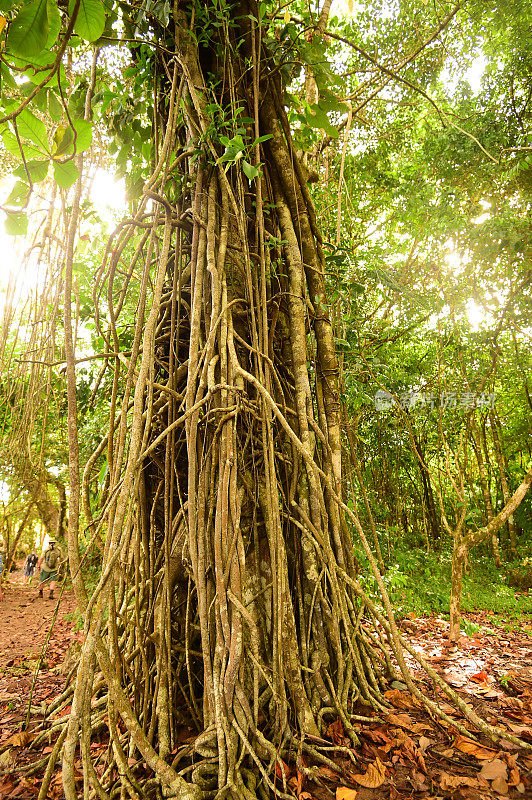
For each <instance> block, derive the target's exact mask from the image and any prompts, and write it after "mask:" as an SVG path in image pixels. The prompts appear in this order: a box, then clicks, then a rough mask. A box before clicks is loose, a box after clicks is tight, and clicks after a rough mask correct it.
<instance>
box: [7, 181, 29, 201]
mask: <svg viewBox="0 0 532 800" xmlns="http://www.w3.org/2000/svg"><path fill="white" fill-rule="evenodd" d="M29 192H30V187H29V186H28V184H27V183H23V182H22V181H17V182H16V184H15V185H14V186H13V188H12V189H11V192H10V193H9V197H8V198H7V200H6V201H5V203H4V205H6V206H24V205H26V200H27V199H28V194H29Z"/></svg>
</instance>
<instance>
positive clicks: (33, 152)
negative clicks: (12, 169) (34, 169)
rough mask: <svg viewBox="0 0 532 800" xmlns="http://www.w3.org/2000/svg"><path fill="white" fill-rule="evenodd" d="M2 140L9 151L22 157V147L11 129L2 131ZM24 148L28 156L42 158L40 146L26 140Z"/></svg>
mask: <svg viewBox="0 0 532 800" xmlns="http://www.w3.org/2000/svg"><path fill="white" fill-rule="evenodd" d="M2 141H3V142H4V147H5V148H6V150H7V152H8V153H11V155H12V156H15V157H16V158H20V147H19V144H18V142H17V137H16V136H15V134H14V133H11V131H10V130H5V131H4V132H3V133H2ZM23 150H24V156H25V157H26V158H40V157H41V156H42V153H41V151H40V150H39V148H38V147H35V146H34V145H32V144H29V143H26V142H25V143H24V145H23Z"/></svg>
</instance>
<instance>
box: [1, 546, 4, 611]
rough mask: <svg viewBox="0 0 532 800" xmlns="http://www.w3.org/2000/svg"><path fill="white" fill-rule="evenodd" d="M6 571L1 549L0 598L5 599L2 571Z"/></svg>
mask: <svg viewBox="0 0 532 800" xmlns="http://www.w3.org/2000/svg"><path fill="white" fill-rule="evenodd" d="M3 571H4V559H3V558H2V551H1V550H0V600H3V599H4V593H3V591H2V572H3Z"/></svg>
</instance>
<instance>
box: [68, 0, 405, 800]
mask: <svg viewBox="0 0 532 800" xmlns="http://www.w3.org/2000/svg"><path fill="white" fill-rule="evenodd" d="M250 15H251V16H250ZM258 16H259V9H258V5H257V4H256V3H255V2H243V3H241V4H239V5H238V6H236V7H233V9H232V11H231V16H230V17H229V16H228V14H227V12H223V14H221V15H220V14H218V16H217V15H216V13H213V15H212V19H211V17H210V16H209V12H208V10H207V9H205V16H204V17H203V18H202V21H201V26H203V27H202V31H201V32H202V36H203V42H204V45H203V46H202V47H201V48H200V49H198V45H197V43H196V39H195V37H194V36H191V35H190V33H189V28H190V25H191V18H190V16H189V15H188V12H187V11H186V10H184V9H182V8H181V7H177V9H176V11H175V23H176V24H175V59H174V61H173V62H172V63H171V64H170V66H168V65H167V67H168V69H170V67H171V68H172V69H173V78H172V85H171V86H169V87H167V88H168V93H169V100H168V104H167V106H166V112H165V113H166V120H165V127H166V133H165V139H164V142H163V144H162V148H161V157H160V161H159V165H158V167H157V168H156V171H155V175H154V177H153V178H152V180H151V181H150V183H149V184H148V185H147V187H146V189H145V197H144V203H145V202H146V200H147V199H148V198H150V199H152V200H153V201H154V202H155V205H156V207H157V208H158V209H159V210H158V211H157V212H156V219H155V222H154V225H153V228H152V233H151V236H150V238H149V240H148V243H147V246H146V252H145V267H144V273H143V279H142V282H141V285H140V288H137V287H136V291H138V292H139V294H140V304H139V308H140V312H139V315H138V322H137V327H136V331H135V336H134V341H133V345H132V354H131V357H130V362H129V371H128V376H127V379H126V386H125V390H124V394H123V399H122V416H121V418H120V423H119V424H118V426H117V428H116V436H113V434H111V436H110V438H109V446H108V451H107V456H108V463H109V464H110V465H111V468H110V473H111V479H110V486H109V492H108V495H107V496H108V497H110V498H111V499H110V501H109V503H108V504H107V507H106V519H107V521H108V523H107V524H108V533H107V539H106V553H105V557H104V564H103V577H102V581H101V582H100V585H99V587H98V588H97V590H96V593H95V595H94V596H93V598H92V600H91V604H90V606H89V607H88V612H87V615H88V622H87V627H88V634H87V639H86V642H85V647H84V653H83V661H82V667H81V668H80V670H79V672H78V676H77V683H76V694H75V698H74V703H73V709H72V716H71V720H70V728H69V735H68V738H67V741H66V745H65V753H66V755H65V757H64V759H63V764H64V783H65V792H66V794H67V798H69V800H70V798H72V800H73V798H74V796H75V783H74V778H73V773H72V766H71V764H72V763H73V754H74V748H75V746H76V741H77V735H78V731H79V730H81V735H82V740H83V736H84V735H86V725H87V721H86V710H85V711H83V709H84V708H86V706H85V705H84V703H86V698H87V697H88V696H89V695H90V691H89V687H90V686H91V685H92V680H93V677H94V671H95V669H96V661H95V659H97V661H98V664H99V668H100V669H101V671H102V672H103V674H104V676H105V679H106V681H107V684H108V686H109V689H110V697H111V700H110V702H111V704H112V705H113V707H114V708H116V709H117V710H118V709H119V710H120V715H121V716H122V718H123V719H124V715H126V716H127V726H128V729H129V731H130V733H131V735H132V737H133V740H134V742H135V745H136V747H137V748H138V749H139V750H140V751H141V753H142V754H143V757H144V758H145V760H146V761H147V763H148V765H149V766H151V767H152V768H153V769H154V770H155V771H157V773H158V774H160V775H162V776H163V778H162V779H163V781H165V782H166V783H167V784H170V785H171V786H173V787H174V788H175V789H176V790H177V791H178V792H180V793H181V795H182V796H186V794H187V793H188V792H189V791H192V790H189V789H188V788H187V784H186V783H185V781H183V779H178V778H177V777H176V774H175V772H174V771H173V770H170V768H169V767H168V768H167V769H166V771H165V769H164V768H163V767H162V766H161V765H162V764H164V761H161V759H165V758H166V756H167V755H168V754H169V753H170V751H171V750H172V749H173V748H174V746H175V743H176V734H177V729H178V726H180V725H182V724H183V723H185V724H189V725H194V726H195V727H196V728H197V730H198V732H200V734H201V735H199V736H198V738H197V740H196V743H195V753H196V756H195V760H196V763H195V766H194V769H193V771H192V784H193V785H194V786H195V787H196V788H197V787H204V788H216V789H217V790H218V791H225V792H229V793H230V795H231V796H235V797H237V796H238V797H241V796H242V795H245V794H246V792H248V791H249V790H253V786H252V785H250V784H249V781H252V778H251V776H252V775H253V773H255V774H257V769H258V770H259V773H260V774H262V776H263V778H264V780H265V782H266V785H267V786H268V787H269V788H270V789H272V790H273V783H274V780H275V778H274V773H275V764H276V761H277V759H278V757H280V756H281V755H282V754H283V753H285V754H286V753H289V751H290V748H291V747H292V746H293V745H291V742H293V741H296V742H297V741H299V742H300V745H299V746H300V748H303V751H305V750H308V749H309V747H310V745H309V744H308V742H306V741H305V737H306V736H307V735H312V736H317V735H321V734H323V733H324V731H325V730H326V728H327V726H328V724H330V721H331V720H332V719H335V718H340V719H342V721H343V724H344V726H345V729H346V731H347V735H348V736H350V737H351V740H352V741H353V743H357V742H358V739H357V736H356V733H355V731H354V729H353V727H352V724H351V722H350V719H349V717H348V706H349V704H350V703H351V702H353V701H355V700H358V701H359V702H360V703H362V704H363V705H366V706H367V707H368V708H371V707H373V708H374V709H382V703H381V698H380V687H381V682H382V675H383V673H384V672H388V673H389V674H390V675H391V674H392V673H393V670H392V668H391V664H390V661H389V659H388V657H387V655H386V656H384V655H383V654H382V644H381V641H382V630H381V629H380V626H379V625H377V622H376V618H375V619H374V622H375V626H376V627H375V630H374V632H373V634H369V633H368V632H367V631H366V630H365V629H363V628H362V627H361V626H360V614H361V611H362V608H361V606H360V600H359V597H358V594H357V591H358V589H357V584H356V582H355V581H354V566H353V552H352V544H351V536H352V534H351V532H350V531H349V529H348V526H347V522H346V519H345V509H346V507H345V506H344V504H343V501H342V485H341V481H342V463H341V453H342V450H341V436H340V405H339V396H338V363H337V358H336V353H335V346H334V337H333V331H332V326H331V322H330V319H329V315H328V312H327V302H326V288H325V262H324V257H323V253H322V248H321V235H320V231H319V228H318V226H317V221H316V214H315V210H314V207H313V204H312V201H311V199H310V196H309V193H308V188H307V185H306V183H305V180H304V177H303V171H302V169H301V165H300V163H299V161H298V159H297V156H296V154H295V152H294V148H293V146H292V142H291V137H290V131H289V126H288V121H287V117H286V112H285V109H284V104H283V93H284V87H283V84H282V81H281V78H280V74H281V73H280V71H279V70H277V69H276V65H275V61H274V60H273V57H272V55H271V54H270V53H269V52H268V49H267V47H266V45H265V44H264V43H261V37H262V35H263V33H262V30H261V28H260V26H258V25H257V22H256V20H257V19H258ZM219 21H221V22H222V25H221V26H220V27H215V26H210V27H209V25H210V22H219ZM192 24H195V23H192ZM197 24H198V25H199V24H200V23H197ZM198 32H199V29H198ZM206 32H207V34H208V35H207V36H206ZM213 75H214V76H216V79H213V77H212V76H213ZM237 108H239V109H240V111H239V112H238V111H237V110H236V109H237ZM217 110H223V115H224V118H227V119H229V120H236V119H237V118H238V116H239V115H242V116H243V117H247V119H248V122H246V123H244V125H243V127H242V128H241V129H240V130H241V132H240V134H238V135H239V136H241V137H243V138H244V141H245V142H246V148H247V149H246V152H245V154H244V158H245V159H246V161H247V163H248V164H251V165H252V166H254V167H255V168H256V170H257V175H256V177H254V178H252V180H250V181H248V179H247V177H246V176H245V174H244V172H243V170H242V168H241V161H243V160H244V158H242V151H238V153H239V156H238V157H233V158H232V161H229V162H228V168H227V169H225V168H224V167H225V163H224V162H221V163H220V161H219V158H220V156H222V155H223V153H224V149H226V152H228V151H230V145H227V141H229V140H230V139H231V138H233V136H232V134H231V132H230V131H229V132H228V133H227V137H226V138H225V140H224V139H223V138H218V137H219V136H220V134H219V133H217V132H214V133H213V120H215V119H218V111H217ZM251 120H252V122H251ZM237 124H238V123H237V122H230V125H229V128H231V127H232V126H233V127H234V126H236V125H237ZM224 135H225V134H224ZM261 137H262V139H263V141H260V139H261ZM220 141H221V142H222V144H220ZM233 141H235V139H234V138H233ZM253 143H254V144H253ZM192 156H193V158H192ZM171 165H172V170H173V172H172V176H173V180H174V181H176V182H177V183H178V184H179V185H181V186H182V187H183V191H182V193H181V196H180V197H179V199H178V200H177V201H176V202H175V203H174V204H173V205H172V204H170V202H169V201H168V200H167V199H166V197H164V196H163V194H161V192H164V187H165V186H166V184H167V181H168V175H169V170H170V166H171ZM176 165H177V166H176ZM251 172H252V171H251ZM141 211H142V208H141ZM136 233H137V228H136V227H134V226H131V227H130V228H128V227H125V228H124V232H123V234H122V238H121V239H120V240H119V241H118V243H117V246H116V250H113V256H112V258H111V274H112V272H113V269H114V268H115V267H116V260H115V261H113V259H114V258H115V256H114V254H115V253H120V252H121V248H122V249H123V246H125V242H126V241H127V237H128V236H133V235H134V234H136ZM156 233H158V234H159V238H158V239H157V237H156V236H155V234H156ZM154 255H156V258H157V264H158V267H157V272H156V275H155V276H151V277H150V278H149V270H150V267H151V264H152V259H153V256H154ZM113 264H114V265H115V266H114V267H113ZM150 281H152V284H151V285H152V286H153V295H152V297H151V307H150V309H149V312H147V316H146V318H145V317H144V305H145V303H146V300H147V296H148V289H149V285H150ZM114 324H116V320H114V321H113V325H114ZM113 335H114V332H113V330H111V331H110V337H109V338H110V339H111V340H112V337H113ZM141 341H142V355H141V356H140V355H139V348H140V342H141ZM114 349H115V350H116V349H118V346H117V343H116V342H115V344H114ZM137 358H139V363H138V365H137V366H134V365H135V364H136V361H137ZM70 359H71V361H72V358H71V356H70ZM311 364H312V365H314V368H313V369H312V370H311V369H309V365H311ZM131 397H132V398H133V410H132V421H130V418H129V417H128V414H127V409H128V406H129V405H130V398H131ZM119 402H120V399H118V398H117V395H116V394H115V396H114V397H113V399H112V403H111V406H112V408H114V407H115V404H118V403H119ZM74 406H75V401H73V402H71V417H72V415H73V414H75V408H74ZM72 409H74V410H72ZM128 427H129V431H128V430H127V428H128ZM125 444H127V447H125V446H124V445H125ZM74 449H75V448H74ZM102 450H103V448H102ZM89 473H90V470H89ZM84 480H85V481H88V480H90V474H87V475H86V476H85V478H84ZM71 500H72V498H71ZM71 516H72V515H71ZM351 517H352V519H353V522H354V523H355V524H358V520H357V518H356V516H355V515H354V514H353V513H352V512H351ZM360 531H361V529H360ZM364 541H365V539H364ZM365 547H366V548H367V553H368V557H369V558H370V561H371V563H372V564H373V568H374V571H375V573H376V575H377V576H378V578H379V580H381V579H380V573H379V571H378V568H377V566H376V564H375V562H374V560H373V556H372V554H371V551H370V549H369V546H368V545H367V542H365ZM70 559H71V565H72V563H76V559H77V553H76V545H75V543H73V542H72V539H71V546H70ZM381 585H382V587H383V588H384V586H383V584H382V581H381ZM132 587H134V594H132V591H131V589H132ZM78 594H79V596H80V602H81V603H82V605H83V604H85V605H86V602H87V601H86V596H85V594H84V591H83V589H80V590H79V592H78ZM107 605H108V606H109V610H110V626H109V631H108V633H107V637H106V638H105V639H104V640H103V641H105V644H104V643H103V641H102V635H101V624H102V622H101V615H100V614H99V613H97V612H98V609H102V608H105V607H106V606H107ZM93 610H94V611H95V612H96V613H92V614H91V612H92V611H93ZM389 613H390V615H391V607H389ZM392 625H393V621H392ZM116 671H118V673H119V674H120V673H127V675H128V676H130V678H131V680H132V685H133V686H134V687H135V689H136V691H135V693H134V696H133V697H131V699H130V700H128V697H127V694H126V693H125V691H124V689H123V688H122V687H121V686H120V684H119V683H118V684H117V679H116ZM129 702H131V703H132V707H131V708H130V709H129V711H128V703H129ZM111 717H112V714H110V718H111ZM84 726H85V728H84ZM84 730H85V734H84ZM295 752H297V746H296V751H295ZM295 752H294V754H293V755H294V756H295ZM87 758H90V756H87ZM116 758H117V760H118V763H120V764H121V763H122V762H123V759H121V757H120V755H119V754H117V755H116ZM263 765H264V766H263ZM125 766H126V767H127V765H125ZM250 767H251V768H252V769H251V770H250ZM161 770H162V771H161ZM92 780H93V781H94V780H95V779H94V776H93V778H92ZM194 791H195V790H194Z"/></svg>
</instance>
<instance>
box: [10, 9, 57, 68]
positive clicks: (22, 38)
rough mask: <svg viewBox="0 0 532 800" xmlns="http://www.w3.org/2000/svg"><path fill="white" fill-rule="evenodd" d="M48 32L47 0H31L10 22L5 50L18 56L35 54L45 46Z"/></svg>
mask: <svg viewBox="0 0 532 800" xmlns="http://www.w3.org/2000/svg"><path fill="white" fill-rule="evenodd" d="M49 32H50V23H49V18H48V0H33V2H32V3H30V4H29V5H27V6H24V7H23V8H21V9H20V11H19V12H18V14H17V16H16V17H15V19H14V20H13V21H12V22H10V24H9V32H8V35H7V50H8V52H9V53H16V54H17V55H20V56H34V55H37V54H38V53H40V52H41V50H44V48H45V47H46V43H47V41H48V34H49Z"/></svg>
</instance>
